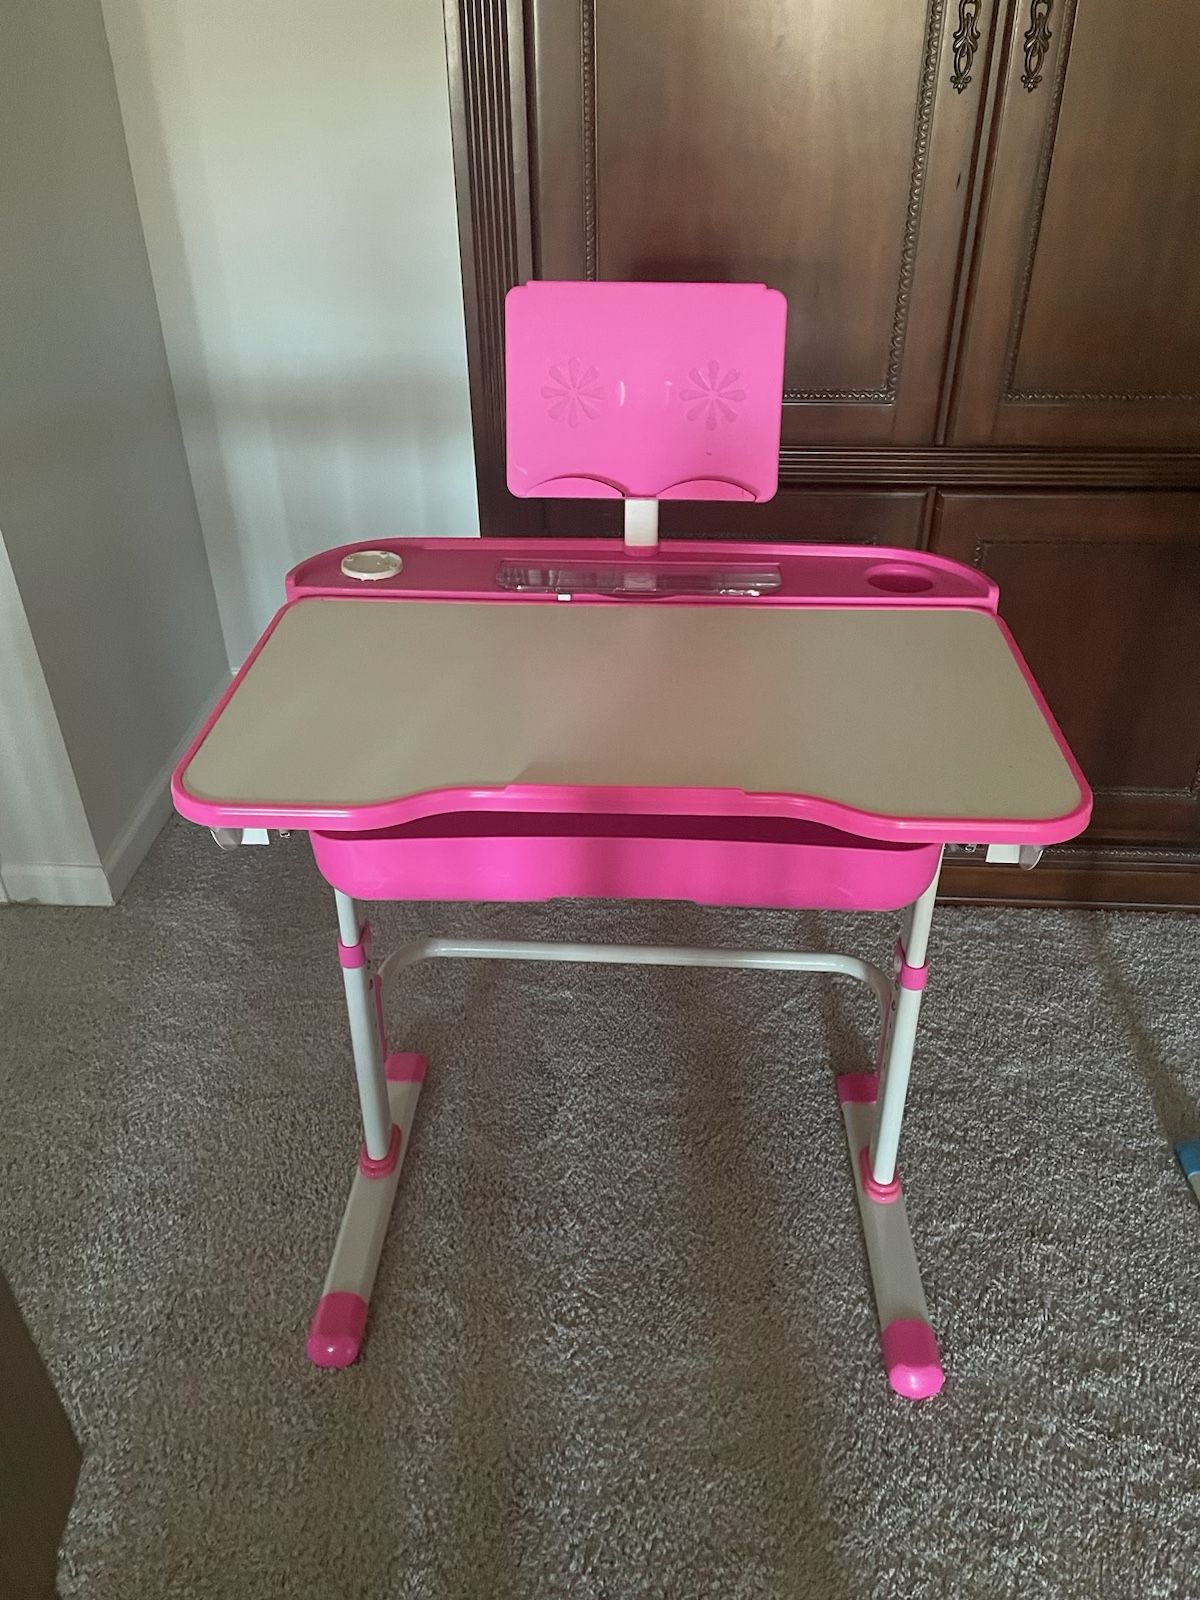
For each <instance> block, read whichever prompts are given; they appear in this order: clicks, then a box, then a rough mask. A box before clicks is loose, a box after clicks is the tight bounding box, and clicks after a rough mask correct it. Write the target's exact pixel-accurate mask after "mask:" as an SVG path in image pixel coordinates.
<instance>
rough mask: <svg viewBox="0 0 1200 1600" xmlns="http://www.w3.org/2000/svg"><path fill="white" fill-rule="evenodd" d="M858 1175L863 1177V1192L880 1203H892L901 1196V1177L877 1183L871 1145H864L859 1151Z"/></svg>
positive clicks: (884, 1204)
mask: <svg viewBox="0 0 1200 1600" xmlns="http://www.w3.org/2000/svg"><path fill="white" fill-rule="evenodd" d="M858 1175H859V1177H860V1178H861V1179H862V1186H863V1193H864V1194H865V1195H866V1196H867V1198H868V1199H870V1200H877V1201H878V1202H879V1204H880V1205H883V1206H887V1205H891V1203H892V1201H893V1200H898V1199H899V1198H900V1179H899V1178H893V1179H892V1181H891V1183H876V1182H875V1179H874V1178H873V1177H872V1175H871V1147H870V1145H869V1144H865V1145H863V1147H862V1149H861V1150H860V1151H859V1152H858Z"/></svg>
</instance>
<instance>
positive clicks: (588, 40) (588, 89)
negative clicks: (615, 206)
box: [579, 0, 600, 283]
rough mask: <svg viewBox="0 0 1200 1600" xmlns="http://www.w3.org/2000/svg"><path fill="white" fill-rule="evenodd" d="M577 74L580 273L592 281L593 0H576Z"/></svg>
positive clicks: (596, 267) (595, 253) (596, 264)
mask: <svg viewBox="0 0 1200 1600" xmlns="http://www.w3.org/2000/svg"><path fill="white" fill-rule="evenodd" d="M579 75H580V84H581V90H582V94H581V104H582V117H583V127H582V134H583V137H582V140H581V147H582V151H583V235H584V237H583V259H584V276H585V277H586V278H587V280H588V282H589V283H595V281H596V278H597V276H598V274H599V271H600V251H599V242H598V241H599V233H598V229H597V219H596V0H579Z"/></svg>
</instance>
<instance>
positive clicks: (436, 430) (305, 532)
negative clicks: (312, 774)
mask: <svg viewBox="0 0 1200 1600" xmlns="http://www.w3.org/2000/svg"><path fill="white" fill-rule="evenodd" d="M103 3H104V19H105V23H106V26H107V28H108V36H109V44H110V47H111V50H112V56H113V66H114V70H115V74H116V80H117V90H118V93H119V95H120V100H121V113H122V116H123V118H124V122H125V134H126V140H127V143H128V146H129V155H130V161H131V164H132V168H133V176H134V182H135V184H136V186H137V193H138V202H139V205H140V208H141V214H142V223H143V227H144V229H145V234H146V244H147V248H148V251H149V256H150V264H151V268H152V270H153V273H154V285H155V289H156V291H157V294H158V305H159V312H160V315H161V317H162V325H163V332H164V335H165V338H166V345H167V354H168V357H169V359H170V363H171V374H172V377H173V379H174V383H175V392H176V395H177V397H178V402H179V414H180V418H181V421H182V424H183V432H184V439H185V441H186V444H187V450H188V457H189V460H190V462H191V467H192V477H193V481H194V483H195V486H196V499H197V503H198V505H199V508H200V516H201V521H202V523H203V527H204V536H205V541H206V543H207V546H208V551H209V559H210V563H211V568H212V574H213V582H214V585H215V588H216V592H217V600H218V603H219V605H220V610H221V620H222V623H223V625H224V629H225V636H226V641H227V644H228V650H229V658H230V661H231V663H232V664H233V665H235V666H236V665H238V664H240V662H241V661H242V659H243V658H244V656H245V655H246V653H247V651H248V650H249V649H250V647H251V645H252V644H253V643H254V640H255V638H256V637H257V635H258V633H259V632H260V630H261V629H262V627H263V625H264V624H265V623H266V622H267V620H268V619H269V618H270V616H271V614H272V613H273V612H274V611H275V609H276V608H277V607H278V606H279V604H280V603H281V601H282V599H283V575H284V573H285V572H286V571H287V569H288V568H289V567H290V566H293V565H294V564H295V563H296V562H297V561H299V560H300V559H301V558H302V557H304V556H306V555H310V554H311V553H312V552H313V551H315V550H321V549H326V548H328V547H329V546H330V545H335V544H343V543H350V542H352V541H355V540H365V541H369V540H374V539H380V538H384V537H395V536H397V535H402V534H475V533H477V532H478V526H479V524H478V511H477V508H476V500H475V466H474V456H473V450H472V442H471V417H470V406H469V396H468V389H467V365H466V341H465V335H464V331H463V305H462V283H461V277H460V271H459V261H458V235H457V222H456V218H455V207H454V174H453V165H452V160H451V146H450V114H449V104H448V94H447V86H446V48H445V37H444V30H443V21H442V5H441V0H336V3H335V0H249V3H248V0H103Z"/></svg>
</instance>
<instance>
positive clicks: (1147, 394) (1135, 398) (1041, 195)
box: [1003, 0, 1200, 405]
mask: <svg viewBox="0 0 1200 1600" xmlns="http://www.w3.org/2000/svg"><path fill="white" fill-rule="evenodd" d="M1050 5H1051V0H1032V6H1031V26H1030V31H1029V33H1027V34H1026V35H1025V50H1026V76H1028V75H1029V70H1030V68H1029V62H1030V59H1031V58H1030V54H1029V52H1030V48H1031V44H1030V39H1031V35H1032V34H1033V32H1034V26H1033V24H1034V22H1035V21H1036V16H1035V13H1036V14H1037V15H1039V16H1040V15H1042V13H1041V12H1039V11H1038V8H1039V7H1041V6H1044V7H1045V12H1044V17H1045V18H1048V17H1049V15H1050ZM1076 9H1077V0H1064V7H1063V12H1062V20H1061V27H1060V38H1059V42H1058V58H1057V60H1056V61H1055V64H1054V79H1053V82H1052V85H1051V91H1050V105H1049V107H1048V109H1047V115H1046V126H1045V130H1044V132H1043V135H1042V144H1041V149H1040V151H1039V153H1038V165H1037V172H1036V175H1035V178H1034V185H1033V197H1032V200H1031V203H1030V208H1029V221H1028V226H1027V229H1026V238H1025V250H1024V254H1023V256H1022V261H1021V277H1020V284H1019V288H1018V291H1017V299H1016V305H1015V309H1014V312H1013V320H1012V324H1011V327H1010V330H1009V338H1008V345H1007V348H1006V350H1005V356H1004V390H1003V399H1004V402H1005V403H1008V404H1015V405H1104V404H1108V405H1121V404H1126V405H1128V404H1135V405H1137V404H1145V405H1195V404H1196V403H1197V402H1200V393H1185V392H1183V391H1175V390H1120V389H1112V390H1107V389H1016V388H1014V387H1013V385H1014V383H1015V381H1016V370H1017V361H1018V359H1019V356H1020V351H1021V339H1022V336H1023V335H1024V332H1025V317H1026V313H1027V311H1028V307H1029V292H1030V289H1031V287H1032V285H1033V269H1034V265H1035V263H1036V260H1037V247H1038V239H1039V236H1040V234H1041V228H1042V216H1043V213H1044V211H1045V207H1046V192H1047V190H1048V188H1049V184H1050V168H1051V164H1052V162H1053V159H1054V143H1055V140H1056V138H1057V136H1058V119H1059V113H1060V111H1061V108H1062V97H1063V90H1064V88H1065V86H1066V79H1067V68H1068V65H1069V63H1070V58H1071V36H1072V33H1073V32H1074V27H1075V15H1076ZM1050 38H1051V35H1050V33H1049V31H1048V30H1047V31H1046V33H1045V43H1044V45H1043V47H1042V48H1041V53H1040V54H1039V55H1038V56H1037V58H1036V68H1035V71H1036V73H1037V83H1040V82H1041V81H1042V80H1041V68H1042V66H1043V64H1044V62H1045V58H1046V48H1047V47H1048V44H1049V40H1050ZM1021 82H1022V83H1023V84H1025V86H1026V88H1030V87H1033V88H1036V87H1037V83H1034V84H1033V85H1032V86H1031V85H1029V84H1027V83H1026V82H1025V77H1022V79H1021Z"/></svg>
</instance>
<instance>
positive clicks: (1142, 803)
mask: <svg viewBox="0 0 1200 1600" xmlns="http://www.w3.org/2000/svg"><path fill="white" fill-rule="evenodd" d="M939 502H940V503H939V505H938V508H937V514H936V520H935V525H934V534H933V547H934V548H935V549H936V550H937V551H938V553H939V554H940V555H945V556H951V557H952V558H953V559H954V560H956V561H966V562H969V563H970V564H972V565H974V566H978V567H982V568H983V570H984V571H985V572H986V573H988V574H989V576H991V577H993V578H995V580H996V582H997V583H998V584H999V585H1000V594H1001V599H1002V603H1003V610H1004V617H1005V620H1006V621H1007V623H1008V625H1009V627H1010V628H1011V629H1012V631H1013V636H1014V638H1015V639H1016V641H1017V643H1018V644H1019V645H1020V647H1021V650H1022V652H1023V653H1024V655H1025V658H1026V660H1027V661H1028V662H1029V665H1030V667H1031V669H1032V671H1033V675H1034V677H1035V678H1036V679H1037V681H1038V683H1039V685H1040V686H1041V689H1042V692H1043V693H1044V694H1045V696H1046V699H1047V701H1048V702H1049V704H1050V708H1051V710H1052V711H1053V712H1054V715H1055V716H1056V717H1057V719H1058V721H1059V724H1060V725H1061V727H1062V730H1063V732H1064V733H1065V734H1066V736H1067V740H1068V743H1069V744H1070V745H1071V748H1072V749H1073V750H1074V752H1075V754H1076V756H1077V757H1078V759H1079V764H1080V766H1082V768H1083V770H1084V773H1085V775H1086V776H1087V779H1088V781H1089V783H1090V784H1091V785H1092V788H1093V789H1094V790H1095V795H1096V803H1095V809H1094V811H1093V816H1092V826H1091V829H1090V831H1089V838H1090V840H1091V841H1093V842H1096V843H1113V842H1120V841H1128V840H1141V841H1145V842H1155V843H1157V842H1159V841H1161V840H1177V841H1180V842H1192V843H1195V844H1197V845H1200V627H1198V626H1197V621H1198V620H1200V494H1178V495H1173V494H1161V495H1129V494H1098V495H1074V494H1035V495H1029V494H1014V495H977V494H946V495H942V496H940V497H939Z"/></svg>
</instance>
